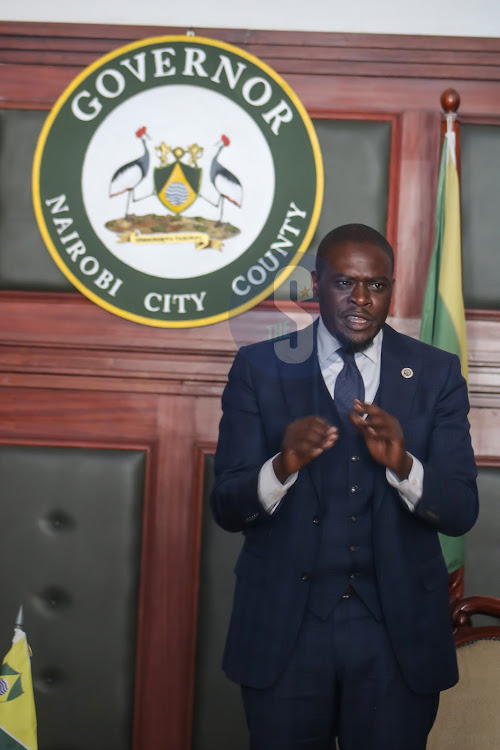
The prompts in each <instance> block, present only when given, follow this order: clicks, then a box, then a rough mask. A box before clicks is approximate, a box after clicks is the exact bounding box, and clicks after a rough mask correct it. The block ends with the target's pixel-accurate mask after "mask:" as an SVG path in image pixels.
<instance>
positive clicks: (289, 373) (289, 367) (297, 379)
mask: <svg viewBox="0 0 500 750" xmlns="http://www.w3.org/2000/svg"><path fill="white" fill-rule="evenodd" d="M318 322H319V319H318V320H316V321H315V322H314V323H313V325H312V326H309V327H308V328H306V329H304V330H303V331H301V332H299V334H298V336H299V337H300V336H302V342H301V341H300V338H299V344H298V346H297V350H296V351H297V358H296V359H297V361H295V362H292V361H283V360H280V364H279V368H280V382H281V387H282V391H283V397H284V400H285V403H286V406H287V409H288V412H289V414H290V422H293V421H294V420H296V419H301V418H302V417H308V416H312V415H314V414H318V413H319V386H320V384H321V383H320V378H321V377H322V375H321V371H320V368H319V362H318V344H317V334H318ZM301 353H302V356H301ZM277 356H278V357H279V356H280V355H279V349H278V350H277ZM290 359H292V357H290ZM320 469H321V466H320V462H319V461H318V460H316V461H312V463H311V464H309V466H307V467H306V470H307V472H308V473H309V476H310V478H311V481H312V483H313V485H314V489H315V491H316V494H317V497H318V501H320V500H321V471H320Z"/></svg>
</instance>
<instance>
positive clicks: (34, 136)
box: [0, 109, 74, 291]
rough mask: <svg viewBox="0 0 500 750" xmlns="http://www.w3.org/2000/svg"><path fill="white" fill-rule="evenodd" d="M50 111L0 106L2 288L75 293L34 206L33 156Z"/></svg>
mask: <svg viewBox="0 0 500 750" xmlns="http://www.w3.org/2000/svg"><path fill="white" fill-rule="evenodd" d="M46 117H47V112H37V111H31V110H13V109H0V289H26V290H40V291H72V290H74V287H73V285H72V284H70V282H69V281H68V280H67V279H66V277H65V276H64V275H63V274H62V273H61V271H60V270H59V268H58V267H57V266H56V264H55V263H54V261H53V260H52V258H51V256H50V254H49V251H48V250H47V248H46V247H45V244H44V242H43V240H42V237H41V234H40V232H39V231H38V226H37V223H36V219H35V213H34V210H33V202H32V198H31V172H32V167H33V156H34V153H35V146H36V142H37V140H38V136H39V133H40V130H41V129H42V125H43V122H44V120H45V118H46Z"/></svg>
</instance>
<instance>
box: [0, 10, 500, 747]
mask: <svg viewBox="0 0 500 750" xmlns="http://www.w3.org/2000/svg"><path fill="white" fill-rule="evenodd" d="M184 32H185V30H184V29H174V28H171V27H163V28H161V27H155V28H153V27H129V26H89V25H69V24H24V23H0V64H1V66H2V67H1V71H2V73H1V76H0V106H2V107H7V108H8V107H10V108H21V109H22V108H31V109H49V108H50V107H51V105H52V104H53V103H54V101H55V100H56V98H57V97H58V96H59V95H60V94H61V93H62V91H63V89H64V88H65V86H67V85H68V84H69V83H70V82H71V81H72V80H73V78H74V77H75V75H76V74H77V73H79V72H80V71H81V70H82V68H83V67H84V66H85V65H87V64H88V63H90V62H92V61H94V60H95V59H96V58H97V57H99V56H101V55H103V54H105V53H107V52H109V51H111V50H113V49H115V48H117V47H119V46H121V45H123V44H126V43H127V42H130V41H134V40H138V39H141V38H145V37H150V36H158V35H164V34H170V33H181V34H182V33H184ZM196 32H197V33H198V34H200V35H206V36H207V37H211V38H215V39H220V40H223V41H226V42H229V43H233V44H236V45H239V46H241V47H243V48H245V49H247V50H248V51H250V52H252V53H254V54H256V55H258V56H259V57H261V58H262V59H264V60H265V61H266V62H268V63H269V64H270V65H272V66H273V67H274V68H275V69H276V70H277V71H278V72H279V73H281V74H282V75H283V76H284V77H285V78H286V80H287V81H288V82H289V83H290V84H291V86H292V87H293V88H294V89H295V91H296V92H297V94H298V96H299V97H300V98H301V99H302V101H303V102H304V104H305V105H306V107H307V108H308V109H309V112H310V113H311V115H313V116H315V117H331V118H335V117H339V118H342V119H348V118H351V119H371V120H377V119H380V120H389V121H390V122H391V123H392V127H393V137H392V150H391V160H390V186H389V202H388V219H387V231H388V234H389V236H390V238H391V239H392V241H393V243H394V246H395V250H396V272H397V284H396V289H395V297H394V302H393V308H392V315H393V322H394V323H395V325H396V327H397V328H398V329H399V330H402V331H403V332H407V333H409V334H410V335H418V325H419V322H418V317H419V315H420V308H421V302H422V296H423V290H424V285H425V277H426V273H427V264H428V260H429V257H430V252H431V246H432V238H433V224H434V219H433V215H434V201H435V191H436V179H437V170H438V162H439V150H440V113H439V99H440V95H441V93H442V91H443V90H444V89H446V88H448V87H449V86H450V85H452V86H454V87H455V88H456V89H457V90H458V91H459V92H460V95H461V100H462V103H461V107H460V110H459V115H460V117H461V118H463V119H464V120H465V121H467V122H471V123H474V122H488V123H493V124H500V97H499V96H498V81H499V79H500V40H496V39H472V38H467V39H457V38H438V37H411V36H404V37H401V36H383V35H360V34H323V33H317V34H314V33H301V32H287V33H285V32H283V33H276V32H269V31H247V30H234V29H233V30H232V29H210V30H208V29H204V30H203V29H197V30H196ZM283 307H284V308H285V309H289V310H290V313H292V308H293V310H294V313H293V318H294V319H297V321H298V324H299V325H304V324H306V323H307V322H309V321H310V319H311V316H314V315H315V314H317V307H316V306H314V305H311V304H308V305H304V310H303V311H302V312H298V314H297V309H298V308H297V306H296V305H290V307H289V308H286V305H284V306H283ZM278 315H279V313H278V311H276V310H275V308H274V306H273V305H272V304H263V305H262V306H261V308H260V309H258V310H253V311H250V312H248V313H245V314H244V315H242V316H240V317H239V318H236V319H234V320H232V321H231V322H229V323H220V324H217V325H214V326H207V327H204V328H202V329H188V330H176V329H172V330H168V329H159V328H148V327H145V326H139V325H137V324H135V323H131V322H129V321H126V320H123V319H121V318H118V317H114V316H113V315H111V314H109V313H108V312H106V311H105V310H103V309H101V308H98V307H96V306H95V305H93V304H92V303H91V302H89V301H88V300H87V299H85V298H83V297H82V296H81V295H79V294H77V293H57V294H41V293H36V292H33V293H28V292H26V293H21V292H0V442H3V443H22V444H35V445H37V444H51V445H52V444H53V445H84V446H89V447H107V446H113V447H116V446H123V447H132V448H138V449H143V450H146V451H147V455H148V460H147V480H146V487H145V495H144V497H145V503H144V537H143V556H142V566H141V584H140V605H139V612H138V624H139V631H138V652H137V653H138V661H137V672H136V691H135V695H136V700H135V720H134V743H133V748H134V750H160V749H161V750H164V749H165V748H168V749H169V750H188V748H189V747H190V732H191V718H192V700H193V678H194V664H195V646H196V612H197V586H198V560H199V549H200V522H201V518H200V513H201V491H202V489H201V474H200V472H201V468H200V467H201V465H202V464H201V456H202V455H203V453H204V451H206V450H207V449H208V448H207V446H208V447H210V446H213V445H214V443H215V441H216V438H217V427H218V420H219V416H220V394H221V392H222V388H223V386H224V383H225V380H226V377H227V372H228V369H229V366H230V363H231V361H232V358H233V355H234V352H235V351H236V348H237V346H238V345H240V344H243V343H248V342H251V341H256V340H259V339H262V338H265V337H266V336H267V335H268V333H269V331H270V330H272V325H273V323H274V322H276V320H277V319H278ZM468 335H469V355H470V391H471V402H472V412H471V424H472V433H473V440H474V445H475V448H476V451H477V452H478V454H480V455H481V456H482V459H481V461H482V462H484V463H485V464H486V465H496V464H495V462H497V461H498V449H497V448H496V446H497V445H498V444H499V439H500V431H499V428H498V423H499V416H500V355H499V353H498V344H497V342H498V341H499V340H500V317H499V316H498V314H496V313H495V312H494V311H493V312H489V313H488V314H485V313H483V312H481V311H478V312H475V313H471V314H470V315H469V320H468Z"/></svg>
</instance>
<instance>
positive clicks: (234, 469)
mask: <svg viewBox="0 0 500 750" xmlns="http://www.w3.org/2000/svg"><path fill="white" fill-rule="evenodd" d="M274 452H275V451H274ZM272 455H273V451H270V450H269V448H268V446H267V441H266V437H265V433H264V427H263V420H262V417H261V412H260V409H259V404H258V399H257V394H256V389H255V388H254V383H253V377H252V372H251V368H250V364H249V361H248V358H247V356H246V355H245V347H243V348H242V349H240V351H239V352H238V354H237V355H236V358H235V360H234V363H233V366H232V368H231V370H230V372H229V379H228V383H227V385H226V387H225V389H224V393H223V395H222V419H221V422H220V428H219V442H218V444H217V450H216V453H215V465H214V469H215V481H214V488H213V490H212V495H211V498H210V502H211V506H212V511H213V514H214V518H215V520H216V522H217V523H218V524H219V526H222V528H223V529H226V530H227V531H243V530H245V529H246V528H249V527H250V526H254V525H256V524H260V523H270V522H271V518H272V517H271V516H270V515H269V514H268V513H267V512H266V511H265V509H264V508H263V506H262V504H261V502H260V501H259V497H258V477H259V472H260V470H261V468H262V466H263V464H264V463H265V462H266V461H267V460H268V459H269V458H270V457H271V456H272Z"/></svg>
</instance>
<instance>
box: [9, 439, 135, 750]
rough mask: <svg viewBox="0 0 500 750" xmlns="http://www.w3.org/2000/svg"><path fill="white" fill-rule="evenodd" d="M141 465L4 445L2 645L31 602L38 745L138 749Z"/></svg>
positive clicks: (112, 456)
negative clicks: (134, 730)
mask: <svg viewBox="0 0 500 750" xmlns="http://www.w3.org/2000/svg"><path fill="white" fill-rule="evenodd" d="M144 468H145V455H144V453H143V452H141V451H118V450H87V449H78V448H58V447H57V448H56V447H28V446H0V483H1V492H0V509H1V514H0V517H1V527H0V549H1V552H2V555H1V559H2V564H1V565H0V651H1V653H2V656H3V654H4V653H6V651H7V649H8V647H9V644H10V640H11V638H12V628H13V624H14V620H15V617H16V614H17V610H18V608H19V605H20V604H23V605H24V610H25V628H26V631H27V635H28V640H29V643H30V645H31V647H32V650H33V660H32V671H33V680H34V685H35V701H36V706H37V713H38V728H39V748H40V750H127V748H130V744H131V742H130V738H131V724H132V701H133V692H132V691H133V679H134V663H135V640H136V612H137V590H138V577H139V554H140V539H141V511H142V494H143V485H144Z"/></svg>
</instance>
